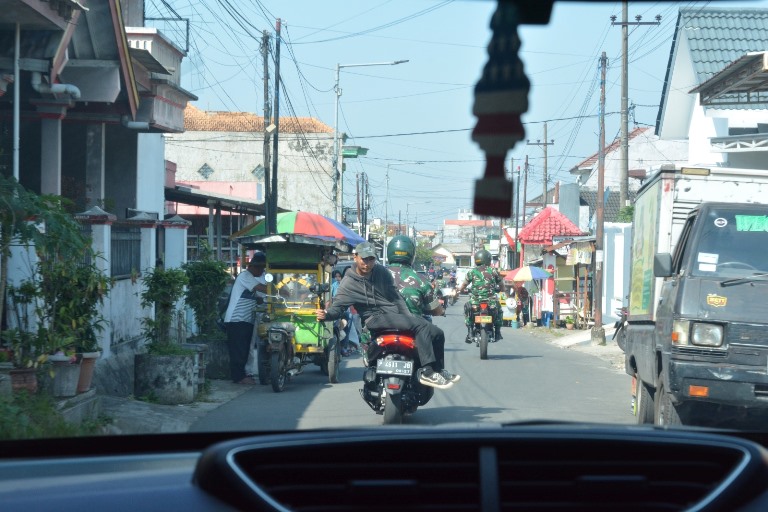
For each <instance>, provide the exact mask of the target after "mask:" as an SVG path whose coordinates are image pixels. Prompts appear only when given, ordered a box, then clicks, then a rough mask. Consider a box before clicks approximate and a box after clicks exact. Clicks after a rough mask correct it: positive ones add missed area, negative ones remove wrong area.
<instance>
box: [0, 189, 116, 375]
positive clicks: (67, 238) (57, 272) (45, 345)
mask: <svg viewBox="0 0 768 512" xmlns="http://www.w3.org/2000/svg"><path fill="white" fill-rule="evenodd" d="M68 208H71V202H70V201H68V200H66V199H64V198H62V197H59V196H52V195H43V196H38V195H36V194H34V193H32V192H30V191H28V190H26V189H25V188H24V187H22V186H21V185H20V184H19V183H18V182H16V181H15V180H14V179H13V178H6V177H3V176H0V311H1V310H3V308H5V304H4V300H5V297H6V296H7V297H8V298H9V299H10V300H11V304H10V305H11V308H9V310H10V311H11V312H12V313H11V317H12V318H13V320H14V321H15V324H12V325H13V326H14V327H15V330H10V331H8V332H6V333H3V339H5V340H7V341H8V343H10V344H11V346H12V347H14V364H15V365H16V366H18V367H29V366H33V365H36V364H37V362H38V359H39V358H40V357H41V356H44V355H45V354H48V353H53V352H56V351H59V350H62V351H63V350H65V349H74V348H77V349H78V350H86V351H94V350H97V349H98V341H97V339H96V333H97V332H99V330H101V329H102V328H103V319H102V318H101V317H100V316H99V314H98V306H99V304H100V303H101V302H102V301H103V299H104V297H105V296H106V294H107V293H109V289H110V287H111V282H110V281H109V279H108V278H107V277H106V275H105V274H103V273H102V272H101V271H100V270H99V269H98V267H97V266H96V264H95V261H96V258H97V255H96V254H95V253H94V251H93V249H92V248H91V241H90V239H89V237H87V236H86V235H85V234H84V233H83V231H82V230H81V229H80V225H79V224H78V223H77V221H75V219H73V218H72V216H71V214H70V212H69V211H68ZM11 240H13V241H14V243H18V244H19V245H25V246H27V247H29V248H33V249H34V251H35V253H36V256H37V258H36V260H35V263H34V266H33V268H32V272H31V273H30V276H29V278H28V279H26V280H24V281H22V282H21V283H20V284H19V285H17V286H14V287H7V286H6V283H7V277H8V258H9V256H10V241H11ZM6 288H8V293H7V294H6V293H5V290H6Z"/></svg>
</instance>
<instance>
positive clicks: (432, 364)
mask: <svg viewBox="0 0 768 512" xmlns="http://www.w3.org/2000/svg"><path fill="white" fill-rule="evenodd" d="M354 253H355V263H354V266H353V267H352V269H351V270H350V271H349V272H347V273H345V274H344V277H343V278H342V280H341V283H340V284H339V289H338V291H337V292H336V297H335V298H334V300H333V302H332V303H331V305H330V306H329V307H328V309H325V310H324V309H318V310H316V311H315V314H316V316H317V319H318V320H320V321H323V320H336V319H337V318H339V317H340V316H341V315H342V314H343V313H344V311H346V309H347V308H348V307H349V306H355V309H357V312H358V313H359V314H360V317H361V319H362V320H363V322H364V323H365V325H366V326H367V327H368V328H369V329H371V330H377V329H384V328H392V329H401V330H404V331H411V332H413V334H414V336H415V341H416V348H417V350H418V354H419V362H420V364H421V368H420V369H419V382H420V383H421V384H423V385H425V386H431V387H433V388H438V389H448V388H450V387H452V386H453V383H454V382H458V380H459V379H460V377H459V376H458V375H455V374H453V373H451V372H449V371H447V370H446V369H445V368H443V367H442V360H441V359H438V358H437V357H436V355H435V351H434V349H433V345H436V346H442V344H444V343H445V334H444V333H443V331H442V329H440V328H439V327H436V326H434V325H433V324H431V323H429V322H427V321H426V320H424V318H423V317H421V316H414V315H413V314H411V312H410V310H409V309H408V306H407V305H406V302H405V300H404V299H403V297H402V296H401V295H400V293H399V292H398V291H397V287H396V286H395V283H394V280H393V279H392V274H391V273H390V272H389V271H388V270H387V269H386V268H385V267H383V266H381V265H377V264H376V252H375V250H374V247H373V245H372V244H371V243H370V242H362V243H360V244H358V245H357V246H356V247H355V251H354Z"/></svg>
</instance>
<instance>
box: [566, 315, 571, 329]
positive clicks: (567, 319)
mask: <svg viewBox="0 0 768 512" xmlns="http://www.w3.org/2000/svg"><path fill="white" fill-rule="evenodd" d="M565 328H566V329H568V330H569V331H570V330H571V329H573V318H572V317H571V316H570V315H568V316H567V317H565Z"/></svg>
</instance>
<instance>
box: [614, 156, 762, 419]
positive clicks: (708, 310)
mask: <svg viewBox="0 0 768 512" xmlns="http://www.w3.org/2000/svg"><path fill="white" fill-rule="evenodd" d="M766 201H768V170H757V169H733V168H722V167H712V168H705V167H676V166H671V165H664V166H662V167H661V168H660V169H659V170H658V171H657V172H655V173H654V174H653V175H652V176H651V177H650V178H649V179H648V181H647V182H646V183H644V184H643V186H642V187H641V188H640V190H639V191H638V194H637V197H636V200H635V210H634V216H633V229H632V245H631V251H632V264H631V270H630V293H629V304H628V308H627V318H626V323H625V324H624V327H623V329H622V330H621V334H620V337H619V339H618V340H617V342H618V344H619V346H620V347H621V348H622V349H623V350H624V356H625V370H626V372H627V374H628V375H630V376H631V377H632V397H633V400H632V404H633V411H634V414H635V415H636V416H637V422H638V423H654V424H656V425H679V424H691V425H697V424H709V423H710V422H711V421H712V419H713V418H716V417H717V416H718V410H719V409H723V408H739V409H741V411H742V412H746V413H749V412H751V411H756V412H760V410H768V204H766ZM724 417H726V416H724Z"/></svg>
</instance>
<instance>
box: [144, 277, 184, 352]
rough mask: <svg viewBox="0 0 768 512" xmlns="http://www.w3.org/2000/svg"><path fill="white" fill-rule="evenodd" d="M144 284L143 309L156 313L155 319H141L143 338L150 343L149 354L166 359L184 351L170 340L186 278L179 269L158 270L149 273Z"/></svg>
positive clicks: (174, 341)
mask: <svg viewBox="0 0 768 512" xmlns="http://www.w3.org/2000/svg"><path fill="white" fill-rule="evenodd" d="M142 282H143V284H144V290H143V291H142V292H141V305H142V307H145V308H149V307H154V313H155V314H154V318H152V317H145V318H143V319H142V325H143V326H144V329H143V334H144V336H146V338H147V339H148V340H149V341H150V343H149V352H150V353H151V354H166V355H167V354H170V353H179V351H183V349H182V348H181V346H180V345H179V344H178V342H177V340H175V339H174V338H173V337H172V336H171V325H172V323H173V319H174V316H175V313H176V310H177V304H178V302H179V301H180V300H181V298H182V297H183V296H184V287H185V286H186V285H187V283H188V279H187V274H186V273H185V272H184V270H182V269H180V268H169V269H166V268H163V267H155V268H154V269H152V270H151V271H149V272H147V273H146V275H145V276H144V278H143V279H142ZM183 352H184V353H186V351H183Z"/></svg>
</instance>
